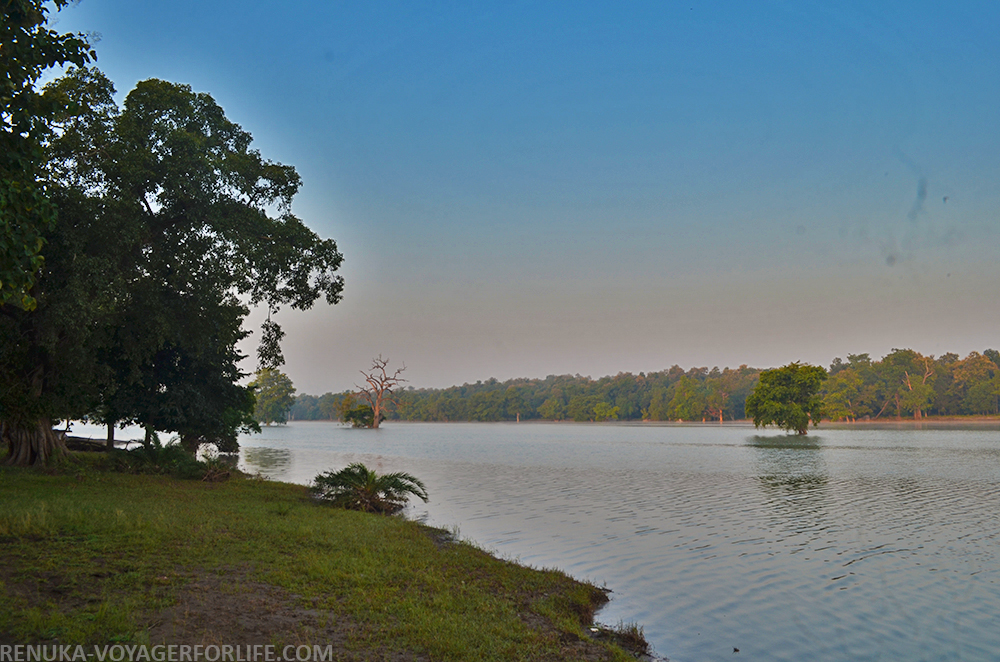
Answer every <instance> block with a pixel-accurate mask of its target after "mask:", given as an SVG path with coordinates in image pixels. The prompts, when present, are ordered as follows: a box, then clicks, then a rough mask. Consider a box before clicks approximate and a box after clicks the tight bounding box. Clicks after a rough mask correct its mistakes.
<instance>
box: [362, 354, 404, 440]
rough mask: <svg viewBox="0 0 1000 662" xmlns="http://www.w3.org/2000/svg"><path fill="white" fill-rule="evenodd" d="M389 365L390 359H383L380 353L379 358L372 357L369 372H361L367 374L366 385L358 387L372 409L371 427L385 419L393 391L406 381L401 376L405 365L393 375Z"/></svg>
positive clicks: (376, 425)
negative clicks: (385, 412)
mask: <svg viewBox="0 0 1000 662" xmlns="http://www.w3.org/2000/svg"><path fill="white" fill-rule="evenodd" d="M388 365H389V359H383V358H382V355H381V354H379V355H378V357H377V358H374V359H372V367H371V369H370V370H369V371H368V372H365V371H364V370H362V371H361V374H362V375H364V376H365V384H366V386H358V388H359V389H360V391H361V397H362V398H364V399H365V401H366V402H367V403H368V406H369V407H371V410H372V417H371V425H369V426H368V427H370V428H377V427H378V426H379V424H380V423H381V422H382V421H383V420H385V416H384V411H385V407H386V406H387V405H388V404H389V403H390V402H392V392H393V391H394V390H395V389H396V388H397V387H398V386H399V385H400V384H401V383H402V382H405V381H406V380H405V379H403V378H402V377H400V376H399V375H400V374H401V373H402V372H403V371H404V370H406V366H405V365H404V366H403V367H402V368H397V369H396V371H395V372H394V373H392V374H391V375H390V374H389V370H388Z"/></svg>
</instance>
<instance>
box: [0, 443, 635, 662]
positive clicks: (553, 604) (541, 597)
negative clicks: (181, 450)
mask: <svg viewBox="0 0 1000 662" xmlns="http://www.w3.org/2000/svg"><path fill="white" fill-rule="evenodd" d="M101 461H102V460H100V459H98V458H97V457H95V456H90V457H88V458H85V459H77V460H76V461H75V462H73V463H70V464H67V465H64V466H63V467H62V468H61V469H59V470H53V471H44V472H39V471H35V470H26V469H13V468H3V469H0V503H2V504H3V508H2V511H0V550H2V555H3V563H2V564H0V583H2V586H3V594H4V596H5V599H4V600H3V602H2V604H0V643H56V642H58V643H62V644H68V643H82V644H106V643H137V644H157V643H168V644H169V643H181V644H199V643H200V644H212V643H214V644H231V645H247V644H257V643H259V644H276V645H287V644H310V645H312V644H315V645H321V646H326V645H333V647H334V650H335V651H336V654H335V659H343V660H383V659H384V660H627V659H632V658H631V657H630V656H629V655H628V654H626V653H625V652H624V651H623V650H622V649H620V648H618V647H617V646H615V645H614V644H612V643H610V642H609V641H608V640H607V639H606V638H601V639H599V640H595V639H592V638H590V636H588V632H589V629H588V628H587V627H586V626H587V625H589V623H590V620H591V617H592V615H593V612H594V609H595V608H597V607H598V606H599V605H600V604H601V603H602V602H604V601H605V600H606V597H605V594H604V592H603V591H602V590H600V589H598V588H596V587H594V586H591V585H589V584H584V583H580V582H577V581H575V580H573V579H571V578H569V577H567V576H566V575H564V574H562V573H559V572H555V571H539V570H533V569H529V568H525V567H522V566H519V565H516V564H513V563H509V562H505V561H500V560H498V559H495V558H493V557H491V556H490V555H488V554H486V553H484V552H483V551H481V550H479V549H477V548H475V547H473V546H471V545H468V544H464V543H458V542H454V541H452V540H450V538H449V537H448V536H447V535H445V534H444V533H443V532H441V531H438V530H434V529H429V528H427V527H423V526H420V525H419V524H417V523H414V522H409V521H406V520H403V519H401V518H398V517H384V516H377V515H369V514H363V513H357V512H351V511H345V510H339V509H334V508H330V507H328V506H323V505H318V504H316V503H314V502H312V501H311V500H310V499H309V497H308V495H307V492H306V489H305V488H304V487H302V486H298V485H290V484H285V483H276V482H270V481H266V480H258V479H253V478H246V477H235V478H233V479H230V480H228V481H226V482H218V483H211V482H202V481H192V480H178V479H174V478H169V477H164V476H146V475H129V474H122V473H113V472H108V471H106V470H104V469H103V468H102V467H101V466H100V464H101ZM431 497H432V498H433V495H431Z"/></svg>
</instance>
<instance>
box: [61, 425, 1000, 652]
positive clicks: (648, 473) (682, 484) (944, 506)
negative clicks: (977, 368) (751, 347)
mask: <svg viewBox="0 0 1000 662" xmlns="http://www.w3.org/2000/svg"><path fill="white" fill-rule="evenodd" d="M90 427H91V426H82V427H81V428H79V429H77V428H75V429H76V430H77V433H82V434H85V435H86V434H88V433H90V432H92V431H90V430H89V428H90ZM93 433H94V434H95V436H97V437H101V436H102V435H103V429H102V428H95V429H94V430H93ZM124 436H128V435H124ZM240 443H241V445H242V450H241V453H240V462H241V465H242V467H243V468H244V469H245V470H248V471H250V472H260V473H261V474H264V475H266V476H269V477H271V478H273V479H275V480H283V481H289V482H297V483H309V482H310V481H311V480H312V478H313V477H314V476H315V475H316V474H317V473H320V472H322V471H326V470H328V469H341V468H343V467H344V466H346V465H347V464H349V463H351V462H364V463H365V464H367V465H368V466H369V467H372V468H374V469H377V470H378V471H380V472H387V471H407V472H409V473H412V474H414V475H416V476H417V477H419V478H420V479H421V480H423V481H424V482H425V483H426V485H427V488H428V491H429V492H430V495H431V502H430V503H429V504H423V503H421V502H419V501H418V502H415V503H412V504H411V506H410V507H409V508H408V509H407V511H406V514H407V515H408V516H409V517H412V518H417V519H421V520H424V521H426V522H427V523H428V524H431V525H434V526H439V527H442V528H446V529H451V530H453V531H455V530H457V532H458V534H459V535H460V536H461V537H462V538H465V539H469V540H472V541H474V542H475V543H476V544H478V545H479V546H481V547H483V548H486V549H488V550H490V551H492V552H494V553H496V554H497V555H499V556H502V557H506V558H511V559H516V560H518V561H520V562H522V563H526V564H529V565H533V566H536V567H555V568H559V569H561V570H564V571H566V572H568V573H569V574H571V575H573V576H575V577H578V578H581V579H587V580H590V581H592V582H594V583H596V584H598V585H606V586H607V587H608V588H610V589H612V590H613V593H612V601H611V603H610V604H609V605H608V606H607V607H605V608H604V609H603V610H602V611H601V612H600V613H599V614H598V620H601V621H603V622H605V623H610V624H612V625H613V624H616V623H617V622H618V621H619V620H623V621H626V622H628V621H634V622H637V623H639V624H641V625H642V626H643V627H644V629H645V632H646V638H647V639H648V640H649V641H650V643H651V644H652V645H653V646H654V647H655V649H656V652H657V653H658V654H659V655H661V656H667V657H669V658H670V660H672V661H673V662H696V661H698V662H701V661H711V660H727V661H729V662H733V661H734V660H739V659H743V660H746V659H754V660H796V661H799V660H807V659H808V660H813V661H821V662H823V661H828V662H833V661H837V662H841V661H844V660H998V659H1000V558H998V550H1000V429H998V426H997V425H992V426H979V427H970V428H968V429H947V428H934V427H932V426H930V425H925V426H924V428H923V429H915V427H914V426H913V425H899V426H883V427H877V428H865V427H860V426H859V427H853V426H852V427H836V428H830V427H825V426H821V427H820V428H818V429H814V430H811V431H810V433H809V435H808V436H807V437H806V438H804V439H803V438H799V437H795V436H787V435H785V434H783V433H781V432H777V431H771V430H768V431H757V430H755V429H754V428H753V427H752V426H746V425H724V426H719V425H676V424H674V425H657V424H636V425H626V424H610V425H605V424H572V423H559V424H553V423H520V424H514V423H511V424H503V423H478V424H476V423H442V424H434V423H425V424H421V423H396V422H390V423H389V424H388V425H386V426H385V427H383V428H382V429H380V430H354V429H350V428H345V427H342V426H340V425H337V424H334V423H325V422H293V423H290V424H289V425H287V426H277V427H272V428H265V429H264V431H263V433H262V434H260V435H252V436H246V437H243V438H241V440H240ZM733 648H739V649H740V653H739V656H738V657H734V653H733Z"/></svg>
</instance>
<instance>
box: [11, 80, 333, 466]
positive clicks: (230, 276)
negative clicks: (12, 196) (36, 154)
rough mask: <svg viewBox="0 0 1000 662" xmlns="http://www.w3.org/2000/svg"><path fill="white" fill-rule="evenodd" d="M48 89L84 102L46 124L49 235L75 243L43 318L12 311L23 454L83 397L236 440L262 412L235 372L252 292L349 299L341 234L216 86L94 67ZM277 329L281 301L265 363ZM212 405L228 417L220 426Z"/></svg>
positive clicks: (188, 431) (23, 457)
mask: <svg viewBox="0 0 1000 662" xmlns="http://www.w3.org/2000/svg"><path fill="white" fill-rule="evenodd" d="M51 91H52V93H54V94H59V95H62V96H63V97H64V98H65V99H67V100H68V104H67V107H76V108H79V109H80V110H79V111H78V112H73V113H68V114H66V115H65V116H64V117H62V118H61V120H62V121H61V122H60V123H59V125H58V126H57V128H56V130H55V131H54V132H53V134H52V135H51V137H50V140H49V156H50V160H49V173H50V178H51V181H52V187H53V189H54V190H56V191H57V193H58V196H57V197H58V200H59V201H60V202H59V205H60V209H61V210H62V211H61V219H62V220H61V222H60V223H59V224H58V225H57V226H56V228H55V230H54V231H53V232H52V239H51V241H52V242H53V243H58V244H59V246H60V247H61V250H60V251H58V256H56V254H52V255H49V256H48V261H47V264H46V266H45V269H44V270H43V271H42V272H40V278H39V282H38V291H39V292H40V293H41V296H40V297H39V299H38V300H39V311H40V312H45V311H46V310H47V313H46V316H45V322H44V324H43V323H40V322H39V323H30V322H28V321H26V318H25V316H23V315H20V316H19V315H15V314H10V315H7V316H6V317H7V319H6V320H4V321H3V322H4V323H5V324H6V325H7V328H6V329H5V330H4V331H5V334H7V336H6V337H11V338H12V337H15V336H17V337H19V338H21V340H20V341H19V343H18V346H19V347H23V349H24V351H23V352H22V356H19V357H16V359H13V360H9V361H8V360H6V358H5V361H4V363H5V364H6V365H4V366H2V367H0V369H3V370H4V374H3V375H0V376H2V377H4V381H7V380H8V379H9V380H10V381H11V383H13V384H14V385H15V388H13V389H8V390H11V391H12V394H14V393H13V392H14V391H16V394H14V395H16V396H17V397H7V398H4V399H3V400H2V402H0V405H2V407H3V409H2V410H0V415H2V417H3V420H4V428H3V435H4V439H5V441H7V444H8V448H9V450H10V451H11V454H10V457H11V458H15V459H16V461H17V462H19V463H25V462H37V461H44V457H43V456H44V455H46V453H45V452H42V453H37V452H34V451H32V452H22V451H21V449H22V448H23V447H24V445H25V443H26V442H30V443H33V444H35V445H36V446H37V445H40V446H49V447H51V449H50V450H54V451H55V452H58V444H59V441H58V439H55V438H53V437H52V436H51V435H45V434H44V433H42V432H41V431H42V430H45V429H47V426H48V421H50V420H51V419H53V418H65V417H67V416H70V415H78V414H79V413H80V410H81V409H83V410H85V411H86V410H89V411H90V412H91V413H92V414H93V416H94V418H96V419H97V420H100V421H102V422H104V423H106V424H109V425H111V426H113V425H115V424H118V423H123V422H137V423H140V424H142V425H144V426H146V427H147V429H159V430H165V431H177V432H180V433H181V435H182V437H185V436H186V437H187V438H188V439H189V440H191V441H192V443H194V441H196V440H197V439H199V438H201V439H203V440H209V441H212V440H213V439H217V440H219V441H222V442H223V443H227V442H226V440H234V439H235V430H236V429H237V428H238V427H239V426H242V425H246V424H248V423H250V422H251V418H250V414H251V413H252V407H251V406H250V404H249V403H250V402H251V400H250V398H252V396H250V395H249V394H248V392H247V391H246V389H245V388H241V387H238V386H236V380H237V379H239V377H241V376H242V375H243V373H241V372H240V371H239V368H238V363H239V360H240V359H241V358H242V356H241V355H240V354H239V353H238V352H237V351H236V349H235V344H236V341H237V340H239V339H240V338H242V337H244V336H245V335H246V331H245V330H244V329H243V326H242V325H243V321H244V318H245V316H246V314H247V312H248V308H247V304H249V305H260V306H263V307H266V308H267V309H268V310H269V311H271V312H275V311H277V310H278V309H279V308H281V307H282V306H285V305H288V306H291V307H292V308H294V309H306V308H309V307H310V306H312V305H313V304H314V303H315V302H316V301H317V300H318V299H319V298H320V297H325V299H326V301H327V302H328V303H330V304H333V303H336V302H337V301H339V299H340V293H341V290H342V287H343V282H342V279H341V278H340V277H339V276H338V275H337V274H336V271H337V269H338V267H339V266H340V264H341V262H342V256H341V255H340V253H339V252H338V251H337V246H336V244H335V243H334V242H333V241H332V240H322V239H320V238H319V237H318V236H317V235H316V234H315V233H314V232H313V231H311V230H310V229H309V228H307V227H306V226H305V225H304V224H303V223H302V222H301V221H300V220H299V219H298V218H296V217H295V216H294V215H293V214H292V212H291V202H292V198H293V197H294V195H295V193H296V192H297V190H298V187H299V184H300V180H299V176H298V174H297V173H296V172H295V169H294V168H292V167H291V166H286V165H282V164H279V163H274V162H272V161H268V160H266V159H264V158H263V157H262V156H261V155H260V153H259V152H257V151H256V150H253V149H251V148H250V144H251V136H250V134H248V133H247V132H245V131H243V130H242V129H241V128H240V127H239V126H238V125H236V124H235V123H233V122H231V121H230V120H228V119H227V118H226V116H225V114H224V112H223V111H222V109H221V108H220V107H219V106H218V104H216V103H215V101H214V100H213V99H212V97H211V96H209V95H207V94H203V93H195V92H193V91H192V90H191V88H190V87H188V86H185V85H177V84H174V83H168V82H165V81H161V80H148V81H143V82H141V83H139V84H138V85H137V86H136V88H135V89H134V90H133V91H132V92H131V93H129V95H128V96H127V98H126V99H125V103H124V106H123V107H121V108H118V107H117V105H116V104H115V103H114V101H113V87H112V86H111V84H110V82H109V81H108V80H107V79H106V78H105V77H104V76H103V75H101V74H100V72H97V71H96V70H93V69H82V68H81V69H76V70H74V71H71V72H70V73H69V74H68V75H67V76H66V77H64V78H63V79H60V80H59V81H57V82H56V83H54V84H53V85H52V86H51ZM52 262H55V263H54V264H49V263H52ZM77 262H82V263H83V265H84V266H86V265H88V264H90V263H96V265H98V266H99V268H98V266H94V267H93V268H88V269H80V268H78V267H77ZM58 274H62V276H61V277H59V278H56V277H54V276H55V275H58ZM4 308H5V310H4V311H3V312H4V313H5V314H6V313H8V312H9V311H8V310H6V309H7V308H10V307H9V306H5V307H4ZM43 309H45V310H43ZM81 309H84V310H81ZM10 312H14V311H10ZM74 315H76V317H74ZM79 315H82V318H80V317H79ZM81 319H82V324H81ZM74 325H77V326H82V327H83V328H84V329H85V331H84V332H78V335H80V336H81V337H80V338H79V339H78V342H76V343H74V344H73V346H72V347H66V346H65V344H59V342H49V344H48V345H46V344H45V343H44V342H43V341H44V339H45V338H46V337H48V336H53V337H56V338H59V337H61V335H60V334H63V333H64V332H67V331H70V332H71V331H72V327H73V326H74ZM281 335H282V333H281V330H280V327H278V325H277V323H275V322H273V321H271V319H270V317H269V319H268V322H267V324H266V326H265V328H264V333H263V337H262V344H261V348H260V349H259V352H258V355H259V359H260V364H261V367H264V368H273V367H276V366H277V364H278V363H280V360H281V358H280V356H281V354H280V348H279V346H278V341H280V339H281ZM0 338H2V337H0ZM8 344H15V343H8ZM220 389H221V391H220ZM56 395H58V397H54V396H56ZM213 417H214V420H216V421H223V422H224V425H222V427H221V428H220V427H218V426H216V427H215V429H213V426H212V425H210V424H209V422H210V421H212V420H213Z"/></svg>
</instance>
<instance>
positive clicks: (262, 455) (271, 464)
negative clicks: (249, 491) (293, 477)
mask: <svg viewBox="0 0 1000 662" xmlns="http://www.w3.org/2000/svg"><path fill="white" fill-rule="evenodd" d="M243 461H244V462H245V463H246V465H247V469H249V470H250V471H251V472H253V471H259V472H261V473H264V474H267V475H268V476H271V477H272V478H281V477H283V476H284V475H285V474H286V473H287V471H288V469H289V467H291V465H292V451H291V450H289V449H287V448H259V447H258V448H254V447H246V448H245V449H244V451H243Z"/></svg>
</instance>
